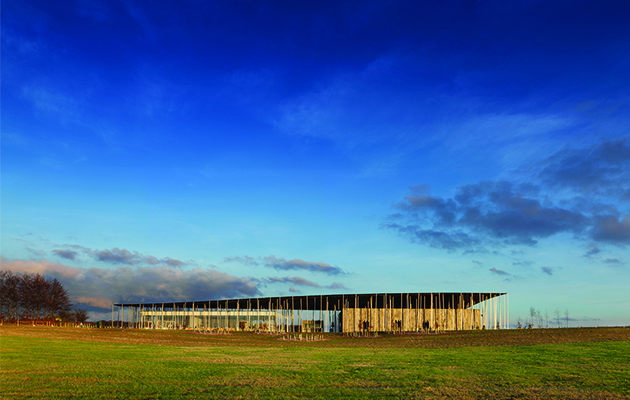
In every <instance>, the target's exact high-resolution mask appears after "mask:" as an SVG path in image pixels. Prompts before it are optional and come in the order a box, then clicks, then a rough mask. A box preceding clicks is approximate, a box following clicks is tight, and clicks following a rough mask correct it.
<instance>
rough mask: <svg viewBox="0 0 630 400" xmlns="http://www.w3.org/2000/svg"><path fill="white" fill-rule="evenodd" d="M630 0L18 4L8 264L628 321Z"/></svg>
mask: <svg viewBox="0 0 630 400" xmlns="http://www.w3.org/2000/svg"><path fill="white" fill-rule="evenodd" d="M629 17H630V5H629V4H625V3H623V2H619V1H613V2H606V1H603V2H582V1H570V2H553V3H552V4H549V2H536V1H523V2H508V3H505V2H490V1H486V2H473V1H466V2H457V1H455V2H404V1H402V2H388V3H385V2H358V3H353V2H345V3H343V4H341V3H339V2H325V1H321V2H316V3H313V4H307V3H301V2H297V3H296V2H178V3H172V2H157V3H156V2H133V1H122V2H118V1H107V2H100V1H74V2H61V3H59V2H52V3H51V2H37V1H15V0H10V1H8V2H4V4H3V13H2V78H3V79H2V268H3V269H9V270H13V271H16V272H41V273H44V274H47V275H49V276H57V277H59V278H60V279H61V280H62V282H64V284H65V286H66V287H67V288H68V289H69V291H70V294H71V296H72V297H73V298H74V299H75V301H76V302H77V304H79V305H80V306H82V307H84V308H87V309H89V310H90V312H91V315H92V316H93V317H94V318H100V317H101V316H104V315H107V310H109V307H110V306H111V303H112V301H114V302H118V301H138V300H143V301H162V300H166V301H168V300H183V299H208V298H221V297H244V296H273V295H279V294H290V293H304V294H311V293H313V294H315V293H316V294H319V293H340V292H348V293H354V292H359V293H363V292H366V293H370V292H387V291H389V292H401V291H409V292H431V291H433V292H437V291H464V292H469V291H470V292H479V291H492V292H508V293H510V304H511V307H510V312H511V317H512V322H513V323H515V322H516V320H517V319H518V317H519V316H520V317H521V318H524V317H525V316H526V315H528V314H529V309H530V307H535V308H537V309H540V310H541V311H542V312H543V314H544V312H545V310H546V311H547V312H548V313H549V315H550V316H551V315H552V314H553V312H554V310H556V309H560V310H562V312H564V310H565V309H568V310H569V312H570V316H571V318H572V319H573V321H572V324H573V325H629V324H630V300H628V296H627V292H628V287H629V285H628V282H630V272H629V268H630V251H629V248H630V247H629V245H630V134H629V127H630V124H629V122H630V73H628V71H630V45H629V43H630V28H629V27H628V24H627V21H628V20H629Z"/></svg>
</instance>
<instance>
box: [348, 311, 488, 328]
mask: <svg viewBox="0 0 630 400" xmlns="http://www.w3.org/2000/svg"><path fill="white" fill-rule="evenodd" d="M342 320H343V331H344V332H362V331H363V330H364V327H366V329H365V330H368V331H370V332H385V331H403V332H417V331H421V330H423V329H424V328H426V327H428V329H430V330H445V331H453V330H470V329H482V328H484V325H483V323H482V320H481V310H479V309H461V310H457V309H455V310H448V309H426V308H425V309H419V310H416V309H400V308H398V309H388V310H385V309H378V310H377V309H371V310H370V309H365V308H363V309H356V308H347V309H345V310H344V311H343V317H342Z"/></svg>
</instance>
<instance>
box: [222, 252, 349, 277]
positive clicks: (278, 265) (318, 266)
mask: <svg viewBox="0 0 630 400" xmlns="http://www.w3.org/2000/svg"><path fill="white" fill-rule="evenodd" d="M224 260H225V261H226V262H238V263H241V264H245V265H255V266H259V265H262V266H265V267H267V268H273V269H276V270H279V271H288V270H302V271H309V272H317V273H324V274H327V275H339V274H343V273H344V271H343V270H342V269H341V268H339V267H337V266H333V265H330V264H327V263H324V262H315V261H304V260H300V259H297V258H295V259H293V260H286V259H284V258H278V257H276V256H273V255H272V256H268V257H256V258H254V257H250V256H236V257H226V258H225V259H224Z"/></svg>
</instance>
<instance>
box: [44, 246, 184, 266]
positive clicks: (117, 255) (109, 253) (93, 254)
mask: <svg viewBox="0 0 630 400" xmlns="http://www.w3.org/2000/svg"><path fill="white" fill-rule="evenodd" d="M65 247H70V248H72V249H74V250H64V249H56V250H53V254H55V255H57V256H59V257H62V258H65V259H67V260H75V259H76V258H77V256H78V254H79V252H81V253H82V254H84V255H86V256H88V257H90V258H92V259H94V260H96V261H101V262H105V263H108V264H125V265H137V264H142V263H146V264H149V265H158V264H166V265H168V266H171V267H182V266H184V265H187V264H188V263H185V262H183V261H180V260H176V259H173V258H170V257H163V258H158V257H155V256H152V255H147V254H142V253H139V252H137V251H129V250H126V249H120V248H118V247H114V248H112V249H103V250H93V249H90V248H88V247H84V246H79V245H65ZM75 250H76V251H75Z"/></svg>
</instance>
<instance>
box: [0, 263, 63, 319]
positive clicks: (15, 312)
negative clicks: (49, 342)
mask: <svg viewBox="0 0 630 400" xmlns="http://www.w3.org/2000/svg"><path fill="white" fill-rule="evenodd" d="M71 309H72V304H71V303H70V301H69V300H68V293H67V292H66V290H65V289H64V288H63V286H62V285H61V283H60V282H59V281H58V280H57V278H54V279H49V278H48V279H47V278H46V277H44V276H42V275H41V274H39V273H38V274H35V275H30V274H23V275H19V274H15V273H13V272H11V271H0V315H1V318H2V319H3V320H7V321H15V320H17V319H19V318H28V319H42V318H54V317H56V316H60V315H62V314H63V313H66V314H67V313H68V312H69V311H70V310H71Z"/></svg>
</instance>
